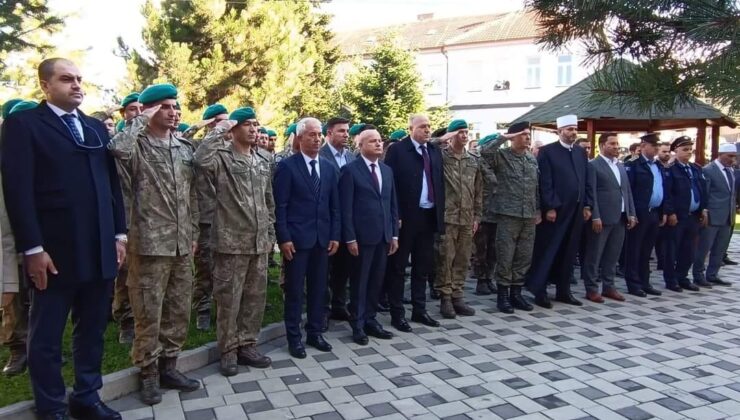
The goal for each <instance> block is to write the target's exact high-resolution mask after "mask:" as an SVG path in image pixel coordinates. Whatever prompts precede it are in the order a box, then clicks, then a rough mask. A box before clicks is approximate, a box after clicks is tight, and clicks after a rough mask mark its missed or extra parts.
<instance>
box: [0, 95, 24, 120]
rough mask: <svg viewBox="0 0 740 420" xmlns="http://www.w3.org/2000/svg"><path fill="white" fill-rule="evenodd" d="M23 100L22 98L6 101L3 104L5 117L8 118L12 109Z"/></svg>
mask: <svg viewBox="0 0 740 420" xmlns="http://www.w3.org/2000/svg"><path fill="white" fill-rule="evenodd" d="M21 102H23V99H20V98H15V99H11V100H9V101H8V102H5V103H4V104H3V119H5V118H8V115H10V110H11V109H13V107H14V106H16V105H17V104H19V103H21Z"/></svg>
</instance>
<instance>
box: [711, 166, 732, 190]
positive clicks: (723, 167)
mask: <svg viewBox="0 0 740 420" xmlns="http://www.w3.org/2000/svg"><path fill="white" fill-rule="evenodd" d="M714 164H715V165H717V167H718V168H719V171H720V172H721V173H722V176H724V177H725V181H727V188H729V189H730V191H732V180H731V179H729V178H727V172H725V166H724V165H722V164H721V163H720V162H719V159H715V160H714ZM730 170H732V168H730Z"/></svg>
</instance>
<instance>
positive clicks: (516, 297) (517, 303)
mask: <svg viewBox="0 0 740 420" xmlns="http://www.w3.org/2000/svg"><path fill="white" fill-rule="evenodd" d="M510 301H511V306H513V307H514V308H516V309H521V310H523V311H531V310H532V309H534V308H533V307H532V305H530V304H529V302H527V300H526V299H524V296H522V286H511V299H510Z"/></svg>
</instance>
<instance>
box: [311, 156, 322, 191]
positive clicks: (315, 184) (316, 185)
mask: <svg viewBox="0 0 740 420" xmlns="http://www.w3.org/2000/svg"><path fill="white" fill-rule="evenodd" d="M309 163H310V164H311V182H313V192H314V194H316V195H317V196H318V195H319V189H320V188H321V180H320V179H319V173H318V172H316V161H315V160H312V161H311V162H309Z"/></svg>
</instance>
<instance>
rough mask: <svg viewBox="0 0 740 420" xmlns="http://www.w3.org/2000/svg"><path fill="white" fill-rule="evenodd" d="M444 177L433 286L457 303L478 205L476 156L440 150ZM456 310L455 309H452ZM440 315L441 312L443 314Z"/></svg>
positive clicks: (478, 216) (479, 190) (480, 182)
mask: <svg viewBox="0 0 740 420" xmlns="http://www.w3.org/2000/svg"><path fill="white" fill-rule="evenodd" d="M442 158H443V161H444V179H445V215H444V219H445V233H444V235H441V236H440V238H439V251H438V257H437V276H436V283H435V288H436V289H437V291H438V292H439V293H440V295H441V296H442V299H445V298H446V297H447V298H450V297H451V298H452V301H453V304H455V306H459V305H458V304H457V303H458V302H461V300H462V298H463V288H464V285H465V277H466V273H467V270H468V263H469V260H470V251H471V246H472V236H473V225H474V224H475V223H476V222H478V221H479V219H480V214H481V206H482V175H481V172H480V168H479V163H478V159H477V158H476V157H475V156H473V155H472V154H470V153H469V152H467V151H465V150H463V152H462V154H460V155H457V154H455V153H454V152H453V151H452V148H451V147H448V148H446V149H444V150H442ZM456 312H458V313H459V311H457V308H456ZM443 315H444V314H443Z"/></svg>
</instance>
